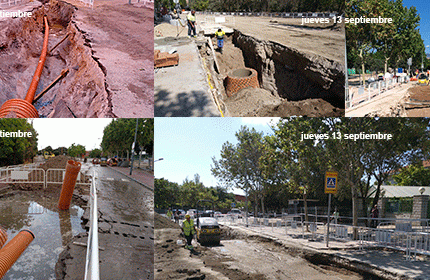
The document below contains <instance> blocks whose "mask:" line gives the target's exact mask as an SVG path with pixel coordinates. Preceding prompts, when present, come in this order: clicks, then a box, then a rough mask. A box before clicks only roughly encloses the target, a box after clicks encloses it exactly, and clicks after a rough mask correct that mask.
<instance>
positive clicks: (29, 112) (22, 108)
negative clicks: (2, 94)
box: [0, 16, 49, 118]
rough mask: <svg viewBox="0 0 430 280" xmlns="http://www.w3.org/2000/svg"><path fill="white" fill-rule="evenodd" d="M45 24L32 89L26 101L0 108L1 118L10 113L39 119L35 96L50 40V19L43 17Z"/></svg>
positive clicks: (18, 100) (12, 101)
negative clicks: (34, 103) (34, 101)
mask: <svg viewBox="0 0 430 280" xmlns="http://www.w3.org/2000/svg"><path fill="white" fill-rule="evenodd" d="M43 21H44V22H45V37H44V39H43V47H42V53H41V54H40V59H39V63H38V64H37V68H36V71H35V72H34V75H33V80H32V81H31V84H30V87H29V88H28V91H27V95H26V96H25V99H24V100H22V99H10V100H8V101H6V102H5V103H4V104H3V106H2V107H1V108H0V118H5V117H6V116H8V115H9V114H10V113H11V114H10V115H9V116H10V117H18V118H38V117H39V114H38V113H37V110H36V108H34V106H33V105H32V103H33V99H34V94H35V93H36V89H37V85H38V84H39V80H40V76H41V75H42V70H43V66H44V65H45V60H46V54H47V52H48V39H49V25H48V18H47V17H46V16H44V17H43Z"/></svg>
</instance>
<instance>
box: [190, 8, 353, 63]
mask: <svg viewBox="0 0 430 280" xmlns="http://www.w3.org/2000/svg"><path fill="white" fill-rule="evenodd" d="M234 18H235V19H234V20H235V24H231V23H230V24H228V23H227V24H226V26H228V27H232V28H238V29H239V30H240V31H241V32H242V33H245V34H247V35H250V36H253V37H255V38H258V39H260V40H267V41H272V42H276V43H279V44H282V45H287V46H289V47H292V48H295V49H297V50H299V51H300V52H303V53H310V54H315V55H319V56H322V57H325V58H327V59H330V60H334V61H337V62H340V63H342V64H344V63H345V32H344V28H343V27H341V26H337V27H334V28H329V27H328V26H327V25H325V24H324V25H319V26H321V27H319V28H315V29H314V28H309V26H301V25H300V24H301V19H289V18H269V17H251V18H248V17H240V16H235V17H234ZM197 19H198V18H197ZM314 27H315V26H314Z"/></svg>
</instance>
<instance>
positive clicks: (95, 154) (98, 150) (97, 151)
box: [90, 149, 102, 158]
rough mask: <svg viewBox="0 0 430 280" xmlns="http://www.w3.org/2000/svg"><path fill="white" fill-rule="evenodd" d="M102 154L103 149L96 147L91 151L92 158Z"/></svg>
mask: <svg viewBox="0 0 430 280" xmlns="http://www.w3.org/2000/svg"><path fill="white" fill-rule="evenodd" d="M101 154H102V150H100V149H94V150H92V151H91V152H90V158H100V157H101Z"/></svg>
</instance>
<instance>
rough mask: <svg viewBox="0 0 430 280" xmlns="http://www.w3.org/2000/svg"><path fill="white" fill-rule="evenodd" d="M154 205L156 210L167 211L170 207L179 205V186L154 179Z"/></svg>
mask: <svg viewBox="0 0 430 280" xmlns="http://www.w3.org/2000/svg"><path fill="white" fill-rule="evenodd" d="M154 186H155V188H154V204H155V208H158V209H167V208H169V207H170V206H173V205H178V204H179V203H178V202H177V198H178V194H179V185H178V184H177V183H173V182H169V181H168V180H166V179H164V178H161V179H154Z"/></svg>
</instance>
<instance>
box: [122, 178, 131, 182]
mask: <svg viewBox="0 0 430 280" xmlns="http://www.w3.org/2000/svg"><path fill="white" fill-rule="evenodd" d="M121 181H123V182H130V180H128V179H124V178H123V179H121Z"/></svg>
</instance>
